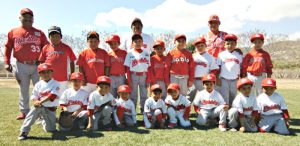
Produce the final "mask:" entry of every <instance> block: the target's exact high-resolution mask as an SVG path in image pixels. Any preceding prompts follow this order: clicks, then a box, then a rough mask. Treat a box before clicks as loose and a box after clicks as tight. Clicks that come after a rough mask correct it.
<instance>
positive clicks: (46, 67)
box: [37, 63, 53, 73]
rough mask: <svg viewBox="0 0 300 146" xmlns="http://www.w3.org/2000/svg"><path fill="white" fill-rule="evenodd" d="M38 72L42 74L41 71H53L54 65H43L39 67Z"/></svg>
mask: <svg viewBox="0 0 300 146" xmlns="http://www.w3.org/2000/svg"><path fill="white" fill-rule="evenodd" d="M37 69H38V72H39V73H40V72H41V71H46V70H51V71H53V68H52V65H51V64H49V63H42V64H40V65H39V66H38V68H37Z"/></svg>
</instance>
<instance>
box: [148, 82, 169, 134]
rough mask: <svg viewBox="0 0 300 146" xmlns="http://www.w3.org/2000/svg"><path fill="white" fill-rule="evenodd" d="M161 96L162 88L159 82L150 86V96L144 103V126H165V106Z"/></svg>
mask: <svg viewBox="0 0 300 146" xmlns="http://www.w3.org/2000/svg"><path fill="white" fill-rule="evenodd" d="M161 98H162V88H161V86H160V85H159V84H154V85H152V86H151V96H150V97H149V98H148V99H147V100H146V102H145V105H144V123H145V127H146V128H155V127H156V126H157V125H159V127H160V128H165V119H166V115H167V107H166V104H165V102H164V101H163V100H162V99H161Z"/></svg>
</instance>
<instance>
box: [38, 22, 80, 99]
mask: <svg viewBox="0 0 300 146" xmlns="http://www.w3.org/2000/svg"><path fill="white" fill-rule="evenodd" d="M48 34H49V39H50V44H48V45H46V46H44V48H43V50H42V53H41V55H40V57H39V61H41V62H45V63H49V64H51V65H52V68H53V79H54V80H56V81H58V82H59V84H60V91H59V94H58V95H59V96H61V95H62V93H63V92H64V91H65V90H66V89H67V88H68V77H69V76H68V64H70V65H69V66H70V72H71V73H73V72H74V69H75V65H74V61H75V60H76V56H75V54H74V52H73V50H72V48H71V47H70V46H68V45H66V44H65V43H63V42H62V41H61V39H62V33H61V29H60V27H57V26H51V27H50V28H49V29H48Z"/></svg>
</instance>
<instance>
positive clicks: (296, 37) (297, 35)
mask: <svg viewBox="0 0 300 146" xmlns="http://www.w3.org/2000/svg"><path fill="white" fill-rule="evenodd" d="M289 39H290V40H300V31H299V32H295V33H292V34H290V35H289Z"/></svg>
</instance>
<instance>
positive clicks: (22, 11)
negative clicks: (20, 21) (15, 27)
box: [20, 8, 33, 16]
mask: <svg viewBox="0 0 300 146" xmlns="http://www.w3.org/2000/svg"><path fill="white" fill-rule="evenodd" d="M20 14H21V15H24V14H30V15H31V16H33V12H32V10H30V9H29V8H23V9H21V11H20Z"/></svg>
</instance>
